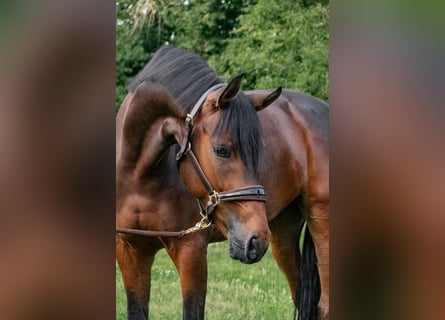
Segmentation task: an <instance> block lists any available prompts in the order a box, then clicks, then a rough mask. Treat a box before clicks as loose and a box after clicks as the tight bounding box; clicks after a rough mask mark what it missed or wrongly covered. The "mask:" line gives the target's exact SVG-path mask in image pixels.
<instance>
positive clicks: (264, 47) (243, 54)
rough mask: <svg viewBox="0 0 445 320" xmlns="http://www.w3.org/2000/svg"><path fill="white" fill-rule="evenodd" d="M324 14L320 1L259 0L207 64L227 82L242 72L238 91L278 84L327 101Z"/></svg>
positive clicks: (326, 52) (326, 29)
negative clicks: (240, 87) (224, 45)
mask: <svg viewBox="0 0 445 320" xmlns="http://www.w3.org/2000/svg"><path fill="white" fill-rule="evenodd" d="M328 13H329V7H328V5H322V4H320V3H314V4H312V5H306V4H305V3H304V2H298V1H295V0H282V1H280V2H278V1H268V0H259V1H258V3H257V4H256V5H255V6H253V7H252V8H251V10H250V12H248V13H247V14H245V15H244V16H242V17H241V18H240V26H239V27H237V28H236V29H235V30H234V31H233V32H232V34H231V38H230V39H229V40H228V44H227V47H226V48H225V50H224V52H222V53H221V55H214V56H212V57H211V58H210V63H211V65H212V66H213V67H214V68H215V69H216V70H217V71H218V72H219V73H221V74H223V75H225V76H226V77H227V78H230V77H232V76H233V75H235V74H237V73H239V72H241V71H244V72H245V73H246V81H245V83H244V87H243V88H244V89H254V88H258V89H259V88H274V87H277V86H280V85H281V86H283V87H286V88H291V89H295V90H300V91H304V92H307V93H309V94H312V95H314V96H316V97H319V98H321V99H324V100H328V87H329V83H328V80H329V79H328V52H329V49H328V45H329V28H328V17H329V14H328Z"/></svg>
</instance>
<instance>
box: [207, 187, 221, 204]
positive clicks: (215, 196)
mask: <svg viewBox="0 0 445 320" xmlns="http://www.w3.org/2000/svg"><path fill="white" fill-rule="evenodd" d="M209 201H210V202H212V204H213V205H214V206H216V205H218V204H219V193H218V192H216V191H215V190H213V192H212V193H211V194H209Z"/></svg>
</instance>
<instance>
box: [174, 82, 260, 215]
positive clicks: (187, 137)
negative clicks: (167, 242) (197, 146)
mask: <svg viewBox="0 0 445 320" xmlns="http://www.w3.org/2000/svg"><path fill="white" fill-rule="evenodd" d="M225 85H227V84H225V83H220V84H217V85H214V86H213V87H211V88H210V89H208V90H207V91H206V92H204V94H203V95H202V96H201V97H200V98H199V100H198V102H196V104H195V105H194V106H193V109H192V111H191V112H190V113H189V114H187V117H186V118H185V132H184V138H183V141H182V144H181V148H180V149H179V152H178V153H177V154H176V161H178V165H179V162H180V161H181V160H182V159H183V158H184V156H187V157H188V159H189V160H190V162H191V163H192V165H193V168H194V169H195V171H196V173H197V174H198V177H199V179H200V180H201V183H202V184H203V185H204V187H205V188H206V191H207V192H208V200H207V203H206V204H205V205H204V206H203V205H202V203H201V201H200V200H199V199H198V198H197V199H196V200H197V202H198V207H199V210H200V213H201V215H202V217H203V220H205V221H208V222H209V223H211V221H212V214H213V212H214V211H215V209H216V207H217V206H218V204H219V203H220V202H225V201H227V202H229V201H262V202H266V190H265V189H264V187H263V186H261V185H251V186H246V187H242V188H238V189H233V190H229V191H222V192H217V191H216V190H215V188H214V187H213V186H212V184H211V183H210V181H209V179H208V178H207V176H206V175H205V173H204V171H203V170H202V167H201V165H200V164H199V161H198V159H197V158H196V156H195V154H194V153H193V151H192V131H193V120H194V117H195V116H196V115H197V114H198V113H199V112H200V111H201V108H202V104H203V103H204V101H205V100H206V99H207V96H208V95H209V94H210V93H211V92H213V91H215V90H216V89H219V88H221V87H223V86H225Z"/></svg>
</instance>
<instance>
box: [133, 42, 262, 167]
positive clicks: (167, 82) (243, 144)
mask: <svg viewBox="0 0 445 320" xmlns="http://www.w3.org/2000/svg"><path fill="white" fill-rule="evenodd" d="M143 82H153V83H157V84H159V85H161V86H163V87H164V88H165V89H166V90H167V91H168V92H169V94H170V95H171V96H172V98H173V99H174V100H175V102H176V103H177V105H178V107H179V108H180V109H181V110H183V111H184V114H185V113H186V112H189V111H190V110H191V109H192V108H193V106H194V104H195V103H196V102H197V101H198V99H199V98H200V97H201V95H202V94H203V93H204V92H205V91H206V90H207V89H209V88H210V87H212V86H214V85H216V84H219V83H223V82H224V81H223V79H222V78H220V77H218V76H217V75H216V73H215V72H214V71H213V69H212V68H210V66H209V65H208V64H207V62H205V61H204V59H202V58H201V57H200V56H198V55H196V54H195V53H192V52H190V51H187V50H184V49H180V48H175V47H172V46H165V47H162V48H161V49H159V50H158V51H157V52H156V53H155V54H154V56H153V58H152V59H151V60H150V62H149V63H148V64H147V65H146V66H145V67H144V69H142V71H140V72H139V74H138V75H137V76H136V77H135V78H134V80H133V81H132V82H131V83H130V85H129V86H128V90H129V92H134V91H135V90H136V89H137V88H138V86H139V85H140V84H141V83H143ZM227 133H229V134H230V135H231V136H232V139H233V141H232V142H233V144H234V147H235V149H236V150H237V152H239V155H240V157H241V160H242V161H243V163H244V165H245V166H246V169H247V171H248V172H249V174H257V171H258V166H259V164H260V161H261V158H262V130H261V126H260V123H259V120H258V116H257V114H256V110H255V108H254V107H253V105H252V103H251V102H250V100H249V99H248V98H247V97H246V96H245V95H244V93H243V92H241V91H240V92H239V93H238V95H237V97H236V98H234V99H232V100H231V101H230V102H229V103H228V104H227V105H226V106H223V107H222V108H221V117H220V120H219V123H218V125H217V127H216V130H215V132H213V133H212V134H213V135H215V136H220V135H224V134H227Z"/></svg>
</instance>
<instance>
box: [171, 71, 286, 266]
mask: <svg viewBox="0 0 445 320" xmlns="http://www.w3.org/2000/svg"><path fill="white" fill-rule="evenodd" d="M241 80H242V75H239V76H237V77H235V78H234V79H233V80H231V81H230V82H229V84H227V85H217V86H215V87H214V89H210V91H208V92H206V94H205V95H204V96H203V97H202V101H200V102H198V103H199V105H198V106H195V107H196V108H194V110H192V113H193V114H192V115H191V114H189V115H188V116H187V117H188V120H186V127H188V129H187V128H186V131H187V130H190V132H189V133H187V132H186V134H185V138H184V140H183V142H182V148H181V150H180V152H179V155H178V159H180V163H179V170H180V174H181V177H182V180H183V181H184V183H185V185H186V186H187V188H188V190H189V191H190V192H191V193H192V194H194V195H195V196H196V197H197V198H198V201H199V204H200V206H201V208H202V209H204V211H211V212H209V214H211V215H212V217H211V219H212V220H213V222H214V223H215V224H216V226H217V227H218V228H219V230H220V231H221V232H222V233H223V234H224V235H225V236H226V237H227V239H228V240H229V248H230V249H229V252H230V256H231V257H232V258H233V259H237V260H240V261H241V262H243V263H254V262H257V261H259V260H260V259H261V258H262V257H263V255H264V253H265V252H266V250H267V247H268V243H269V238H270V230H269V226H268V221H267V216H266V207H265V202H264V201H265V200H266V198H265V196H266V195H265V191H264V188H263V187H262V186H260V185H259V176H258V169H259V167H260V166H261V157H262V149H263V140H262V131H261V126H260V123H259V119H258V116H257V114H256V110H260V109H262V108H265V107H267V105H269V104H270V103H272V102H273V101H274V100H275V99H276V98H278V96H279V95H280V93H281V88H278V89H277V90H275V91H274V92H272V93H271V94H269V95H267V96H266V97H264V99H261V101H258V99H257V100H256V101H251V100H249V98H247V96H246V95H244V93H243V92H242V91H240V84H241ZM196 110H199V111H196ZM190 128H191V129H190ZM184 154H190V156H187V157H184ZM206 203H207V205H206ZM206 213H207V212H206Z"/></svg>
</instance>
